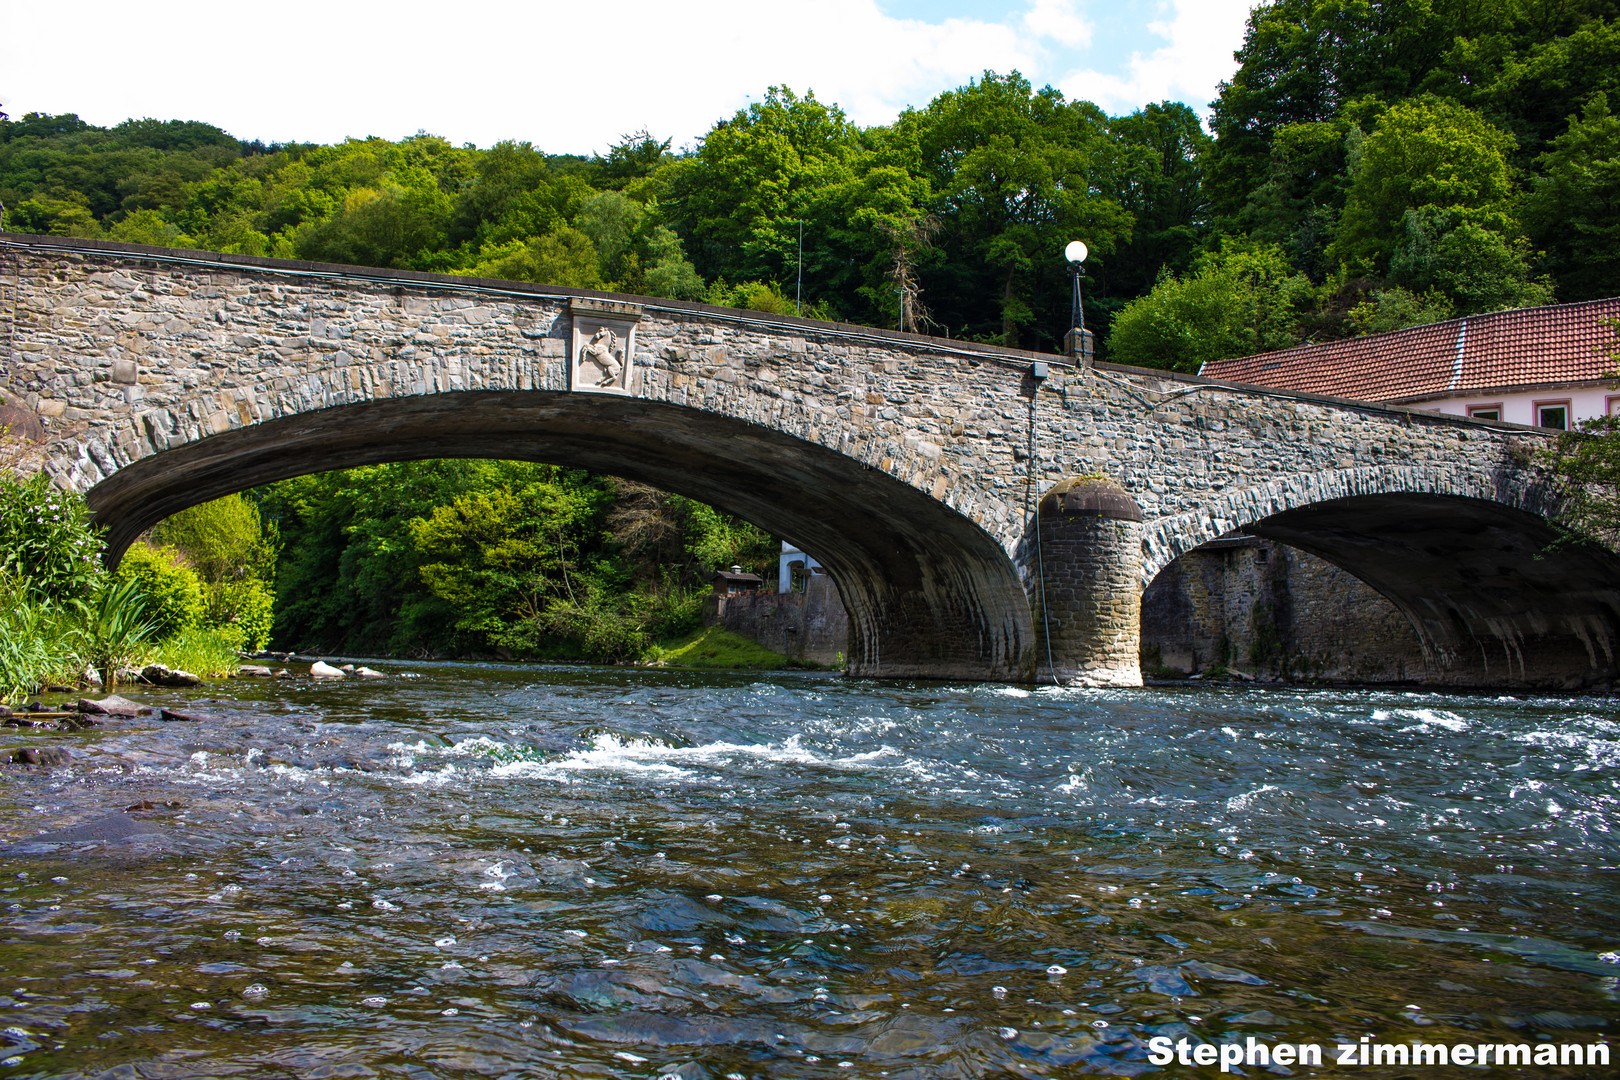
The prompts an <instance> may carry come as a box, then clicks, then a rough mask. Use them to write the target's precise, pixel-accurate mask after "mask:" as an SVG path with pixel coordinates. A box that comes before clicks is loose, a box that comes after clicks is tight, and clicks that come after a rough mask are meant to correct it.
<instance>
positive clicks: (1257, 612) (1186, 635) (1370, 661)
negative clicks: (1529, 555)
mask: <svg viewBox="0 0 1620 1080" xmlns="http://www.w3.org/2000/svg"><path fill="white" fill-rule="evenodd" d="M1142 654H1143V657H1144V659H1143V669H1144V671H1145V672H1146V673H1147V674H1152V673H1153V672H1154V671H1155V670H1158V671H1161V672H1180V673H1184V674H1191V673H1193V672H1198V671H1207V670H1209V669H1210V668H1212V667H1215V666H1217V665H1224V666H1227V667H1230V668H1234V669H1236V670H1239V671H1243V672H1247V673H1250V674H1254V675H1260V676H1282V677H1288V678H1305V679H1328V680H1333V681H1342V682H1371V683H1378V682H1421V681H1423V680H1424V678H1425V676H1426V674H1427V671H1426V668H1425V664H1424V656H1423V649H1422V645H1421V643H1420V642H1419V640H1418V637H1417V634H1416V633H1415V632H1414V631H1413V629H1412V624H1411V622H1410V621H1409V620H1408V619H1407V618H1406V616H1405V615H1403V614H1401V612H1400V611H1399V610H1398V609H1397V608H1396V607H1395V605H1394V604H1392V603H1390V602H1389V601H1388V600H1387V599H1385V598H1384V597H1383V596H1381V595H1380V594H1378V593H1377V592H1375V591H1374V590H1372V589H1370V588H1368V587H1367V586H1366V585H1365V584H1363V583H1362V582H1360V581H1358V580H1357V579H1356V578H1355V577H1353V576H1351V575H1350V574H1348V573H1346V572H1345V571H1343V570H1341V569H1339V568H1338V567H1336V566H1334V565H1332V564H1331V563H1328V562H1324V561H1323V560H1321V559H1318V558H1317V557H1316V556H1314V555H1311V554H1309V553H1307V552H1304V551H1300V550H1299V549H1297V548H1292V547H1289V546H1287V545H1285V544H1277V543H1273V542H1271V541H1268V540H1262V539H1259V538H1255V537H1245V538H1242V539H1234V540H1222V541H1216V542H1214V543H1212V544H1206V545H1204V546H1203V547H1200V548H1198V549H1196V550H1194V551H1191V552H1188V553H1187V554H1185V555H1183V556H1181V558H1179V559H1177V560H1176V561H1175V562H1174V563H1172V564H1171V565H1170V566H1169V567H1167V568H1166V569H1165V570H1164V571H1163V572H1162V573H1160V574H1159V576H1158V577H1157V578H1156V579H1154V582H1153V584H1152V585H1150V586H1149V587H1148V589H1147V591H1146V592H1145V593H1144V594H1143V596H1142Z"/></svg>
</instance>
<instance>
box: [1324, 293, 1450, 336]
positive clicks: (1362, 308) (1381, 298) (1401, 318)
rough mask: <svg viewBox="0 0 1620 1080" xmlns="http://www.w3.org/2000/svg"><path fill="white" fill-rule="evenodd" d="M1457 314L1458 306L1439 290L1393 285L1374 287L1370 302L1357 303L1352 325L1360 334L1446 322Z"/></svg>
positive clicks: (1352, 311)
mask: <svg viewBox="0 0 1620 1080" xmlns="http://www.w3.org/2000/svg"><path fill="white" fill-rule="evenodd" d="M1456 315H1457V308H1456V305H1454V304H1453V303H1452V302H1451V299H1450V298H1449V297H1447V296H1446V295H1445V294H1444V293H1442V292H1440V291H1439V290H1436V289H1431V290H1429V291H1428V292H1425V293H1422V294H1418V293H1414V292H1411V291H1410V290H1407V289H1403V288H1401V287H1400V286H1399V285H1392V286H1390V287H1389V288H1387V289H1377V290H1374V292H1373V294H1372V295H1371V296H1370V297H1369V298H1368V299H1367V300H1366V301H1364V302H1362V303H1360V304H1358V305H1356V307H1355V308H1353V309H1352V310H1351V312H1350V324H1351V325H1352V326H1353V327H1355V330H1356V333H1358V334H1384V333H1388V332H1389V331H1391V330H1405V329H1406V328H1407V327H1408V326H1424V325H1426V324H1428V323H1437V322H1445V321H1447V320H1448V319H1452V318H1455V317H1456Z"/></svg>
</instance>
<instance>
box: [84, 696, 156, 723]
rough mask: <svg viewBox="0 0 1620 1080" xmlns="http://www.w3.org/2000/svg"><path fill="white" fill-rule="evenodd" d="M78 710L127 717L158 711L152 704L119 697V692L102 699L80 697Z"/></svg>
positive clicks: (99, 714)
mask: <svg viewBox="0 0 1620 1080" xmlns="http://www.w3.org/2000/svg"><path fill="white" fill-rule="evenodd" d="M78 710H79V711H80V712H82V713H90V714H91V715H93V716H122V717H126V718H128V717H135V716H145V715H146V714H147V713H151V712H156V711H157V710H156V709H153V708H152V706H150V705H142V704H141V703H140V702H138V701H130V700H129V699H128V698H122V697H119V696H118V695H117V694H112V695H110V696H108V697H104V698H102V699H101V700H100V701H92V700H91V699H90V698H80V699H79V704H78Z"/></svg>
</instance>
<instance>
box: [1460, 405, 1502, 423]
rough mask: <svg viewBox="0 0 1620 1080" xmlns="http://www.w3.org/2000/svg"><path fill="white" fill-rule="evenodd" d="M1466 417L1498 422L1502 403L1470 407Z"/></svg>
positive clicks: (1500, 417) (1500, 416)
mask: <svg viewBox="0 0 1620 1080" xmlns="http://www.w3.org/2000/svg"><path fill="white" fill-rule="evenodd" d="M1468 415H1469V417H1470V418H1471V419H1474V420H1500V419H1502V403H1501V402H1500V401H1493V402H1491V403H1490V404H1489V405H1470V406H1468Z"/></svg>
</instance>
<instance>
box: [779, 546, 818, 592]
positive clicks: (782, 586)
mask: <svg viewBox="0 0 1620 1080" xmlns="http://www.w3.org/2000/svg"><path fill="white" fill-rule="evenodd" d="M796 562H802V563H804V572H805V574H806V575H807V576H808V575H809V573H810V572H811V571H812V570H815V569H817V568H819V567H820V566H821V564H820V563H818V562H816V560H815V558H814V557H813V556H810V555H806V554H805V553H804V552H802V551H800V550H799V549H798V548H796V547H794V546H793V545H792V544H790V543H788V542H787V541H786V540H784V541H782V555H781V558H779V559H778V560H777V563H776V591H777V592H792V591H793V564H794V563H796Z"/></svg>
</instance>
